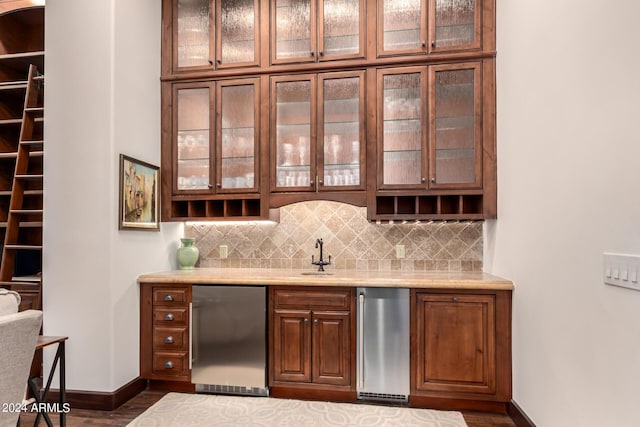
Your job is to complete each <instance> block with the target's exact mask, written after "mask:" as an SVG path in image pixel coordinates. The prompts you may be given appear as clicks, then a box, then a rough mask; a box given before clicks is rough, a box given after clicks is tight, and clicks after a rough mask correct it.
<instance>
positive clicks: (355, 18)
mask: <svg viewBox="0 0 640 427" xmlns="http://www.w3.org/2000/svg"><path fill="white" fill-rule="evenodd" d="M359 31H360V0H325V1H324V54H325V55H348V54H355V53H358V51H359V50H360V35H359Z"/></svg>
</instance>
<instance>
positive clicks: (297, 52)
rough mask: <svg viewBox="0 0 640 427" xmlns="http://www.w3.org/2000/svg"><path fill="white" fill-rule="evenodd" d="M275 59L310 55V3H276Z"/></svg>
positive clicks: (281, 0)
mask: <svg viewBox="0 0 640 427" xmlns="http://www.w3.org/2000/svg"><path fill="white" fill-rule="evenodd" d="M275 13H276V29H275V30H276V58H277V59H287V58H300V57H308V56H310V55H311V22H310V19H311V1H310V0H277V1H276V10H275Z"/></svg>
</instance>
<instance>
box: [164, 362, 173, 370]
mask: <svg viewBox="0 0 640 427" xmlns="http://www.w3.org/2000/svg"><path fill="white" fill-rule="evenodd" d="M164 368H165V369H173V362H172V361H170V360H169V361H168V362H164Z"/></svg>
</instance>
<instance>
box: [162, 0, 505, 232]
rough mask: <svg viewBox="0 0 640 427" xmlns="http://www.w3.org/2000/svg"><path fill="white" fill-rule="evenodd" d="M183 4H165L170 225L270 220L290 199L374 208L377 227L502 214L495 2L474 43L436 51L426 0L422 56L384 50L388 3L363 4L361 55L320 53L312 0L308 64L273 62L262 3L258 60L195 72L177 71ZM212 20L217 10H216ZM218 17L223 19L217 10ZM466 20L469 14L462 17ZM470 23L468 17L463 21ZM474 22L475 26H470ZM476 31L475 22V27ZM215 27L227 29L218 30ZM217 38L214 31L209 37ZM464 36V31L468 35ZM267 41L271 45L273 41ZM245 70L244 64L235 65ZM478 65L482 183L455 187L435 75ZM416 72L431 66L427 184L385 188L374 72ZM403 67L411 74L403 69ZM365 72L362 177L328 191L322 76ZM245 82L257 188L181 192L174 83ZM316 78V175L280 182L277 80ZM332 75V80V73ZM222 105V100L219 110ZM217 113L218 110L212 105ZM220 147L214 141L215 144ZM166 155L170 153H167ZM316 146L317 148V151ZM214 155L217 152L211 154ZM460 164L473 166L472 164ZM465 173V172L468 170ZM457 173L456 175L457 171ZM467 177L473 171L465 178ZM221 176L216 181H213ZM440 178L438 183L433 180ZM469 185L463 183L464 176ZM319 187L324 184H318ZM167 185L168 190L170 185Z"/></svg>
mask: <svg viewBox="0 0 640 427" xmlns="http://www.w3.org/2000/svg"><path fill="white" fill-rule="evenodd" d="M176 1H177V0H163V27H162V28H163V32H162V34H163V55H162V58H163V61H162V64H163V65H162V78H161V79H162V81H163V83H162V85H163V89H162V90H163V114H162V139H163V151H162V159H163V161H162V165H163V166H162V169H163V174H162V182H163V197H162V204H163V206H162V213H163V215H162V219H163V220H164V221H166V220H199V219H208V220H211V219H223V220H224V219H261V218H262V219H264V218H267V217H268V216H269V214H268V210H269V208H278V207H281V206H284V205H287V204H290V203H295V202H300V201H306V200H332V201H338V202H343V203H349V204H352V205H355V206H366V207H367V218H368V219H369V220H370V221H387V220H394V221H395V220H483V219H493V218H496V213H497V195H496V193H497V188H496V187H497V174H496V131H495V122H496V119H495V117H496V101H495V57H496V52H495V46H496V45H495V21H496V18H495V6H496V1H495V0H477V1H476V4H475V7H476V8H475V11H474V15H473V27H474V29H473V31H474V33H473V34H474V36H473V37H474V42H473V43H470V44H466V45H460V46H437V45H436V46H435V47H434V46H431V43H430V42H429V39H430V38H433V36H434V34H435V26H434V25H433V22H434V21H435V9H434V7H435V4H436V0H422V9H421V12H420V13H421V18H420V19H421V21H422V22H423V23H424V25H423V27H424V28H423V29H422V30H421V37H422V38H423V39H424V40H425V46H424V47H421V48H420V49H417V50H416V51H415V52H409V51H394V52H381V51H380V49H381V48H382V45H381V43H382V41H381V40H382V31H381V29H380V25H381V22H382V21H381V14H382V0H377V1H376V2H365V1H361V2H360V8H361V9H360V12H361V13H362V16H361V19H360V26H361V28H360V32H361V37H360V39H361V40H360V44H361V49H363V50H362V52H361V54H359V55H357V56H353V57H352V56H349V55H347V56H345V57H339V56H336V57H330V56H329V55H324V56H323V57H320V56H319V55H318V54H317V53H318V52H319V51H320V49H323V47H322V40H323V34H322V33H323V24H322V13H323V5H324V0H310V5H311V6H310V7H311V14H312V16H313V17H314V18H313V19H312V20H311V24H312V26H313V27H314V28H313V29H312V32H311V33H310V34H311V42H312V43H313V52H314V56H313V57H312V56H311V51H310V54H309V58H301V59H300V60H297V59H294V58H287V59H281V60H275V58H274V57H275V49H274V38H273V36H274V31H272V29H273V28H274V25H275V13H273V7H274V6H275V0H270V1H264V2H262V1H257V0H254V5H255V4H256V2H257V7H258V8H259V10H258V9H256V16H259V17H260V19H259V21H258V23H257V26H256V28H255V32H256V34H259V37H257V38H256V44H257V46H258V47H257V49H258V50H257V51H256V61H257V63H255V64H254V63H251V64H240V65H238V64H234V65H233V66H231V65H230V66H229V67H226V66H225V64H218V65H216V64H215V61H214V64H213V65H210V66H206V67H200V68H198V67H195V68H188V69H180V70H177V69H175V68H174V63H175V55H176V51H177V46H175V42H176V41H175V37H174V35H173V32H174V30H175V28H174V25H173V24H172V20H174V19H175V4H177V3H175V2H176ZM209 4H211V5H215V7H216V8H218V10H219V9H220V7H221V6H220V4H219V2H216V0H210V3H209ZM211 13H212V14H214V13H213V11H212V12H211ZM215 15H216V16H218V15H219V13H216V14H215ZM465 19H466V18H465ZM465 22H466V21H465ZM469 22H470V21H469ZM470 28H471V26H469V29H470ZM216 31H218V32H219V31H220V29H219V28H217V29H216ZM211 34H213V33H211ZM465 35H466V33H465ZM214 39H215V43H214V45H215V46H214V45H211V49H212V50H215V51H216V52H217V53H218V54H219V52H220V45H219V43H218V41H219V39H220V37H219V35H218V36H215V35H212V40H214ZM267 40H269V41H270V43H268V42H267ZM236 65H238V66H236ZM467 65H469V66H472V67H474V70H475V73H476V76H477V81H476V87H475V91H476V95H475V96H476V100H475V104H476V105H475V114H476V118H475V122H476V126H477V128H476V130H475V143H476V146H475V153H474V154H475V157H476V158H475V171H474V173H475V181H474V182H464V183H460V182H458V181H450V182H444V183H443V182H440V183H439V182H437V177H434V172H435V170H436V167H435V156H434V153H435V147H434V146H433V143H432V142H433V140H434V130H433V123H432V121H433V120H434V115H433V110H434V106H433V102H434V101H433V99H432V98H433V97H432V96H431V94H432V93H433V91H434V89H433V87H434V85H433V80H434V76H433V75H432V74H433V73H434V72H437V70H444V69H447V67H456V66H467ZM414 68H417V69H422V70H427V71H426V73H427V75H426V76H425V83H424V85H425V88H424V91H425V93H427V94H430V95H425V96H426V98H424V99H423V104H422V109H423V111H422V117H423V121H424V125H423V127H422V132H423V134H422V135H423V138H424V139H425V141H426V142H425V143H424V148H423V153H422V158H421V162H422V169H423V170H422V175H423V176H421V177H420V178H424V179H425V182H420V183H417V184H415V185H410V186H405V185H382V176H383V175H382V173H383V169H381V164H382V156H383V155H384V154H383V151H382V148H381V147H382V142H381V141H380V140H379V139H380V129H381V128H382V126H383V124H382V116H380V115H381V111H380V108H381V107H380V104H381V102H380V100H379V98H380V96H381V92H380V89H379V87H378V82H377V79H378V77H377V74H378V73H382V72H392V70H395V69H397V70H398V72H399V73H400V72H409V71H410V70H412V69H414ZM402 69H404V70H402ZM352 72H358V73H363V74H364V76H365V79H364V80H363V85H364V86H363V87H364V88H365V89H364V90H363V94H362V96H361V99H363V101H362V102H364V103H366V107H365V111H364V114H363V121H362V123H361V124H362V125H363V127H364V128H365V131H364V133H363V135H362V137H363V138H365V141H366V147H365V148H361V150H360V151H361V167H360V169H361V179H360V186H358V187H357V188H356V187H354V188H345V187H346V186H323V185H321V184H320V182H317V183H316V182H315V179H314V180H313V181H314V182H311V181H312V180H311V176H313V177H316V176H318V177H321V176H323V174H322V170H321V165H322V160H323V159H321V157H322V156H323V154H324V151H323V147H322V129H321V128H320V127H321V123H320V119H321V116H320V115H321V114H322V108H323V106H322V105H321V103H322V94H321V90H322V87H321V80H322V78H324V77H323V76H330V75H331V74H334V73H335V74H339V73H352ZM242 78H258V79H260V107H259V108H257V109H256V110H259V111H260V119H259V120H260V122H259V123H260V124H259V126H260V128H259V134H260V141H261V142H260V147H261V154H262V156H261V159H260V160H259V162H260V169H259V174H260V179H259V180H258V174H256V175H255V180H256V183H257V182H258V181H259V182H260V187H259V188H258V189H257V192H254V193H252V194H251V195H250V196H248V195H247V194H245V193H242V192H237V193H236V192H226V194H225V196H226V198H224V200H222V199H221V198H220V196H222V195H219V194H217V193H216V192H215V191H198V192H189V193H183V192H181V193H180V194H179V195H176V194H175V184H174V183H173V182H172V175H173V172H172V170H173V168H175V164H174V163H173V162H172V161H171V160H167V157H168V156H169V157H171V156H173V154H171V150H173V148H172V147H171V145H172V143H171V138H172V137H171V132H172V129H171V127H172V124H171V123H172V120H173V118H172V115H171V109H172V108H173V107H172V100H171V98H172V96H171V91H170V89H167V88H166V85H167V83H169V82H172V83H197V82H208V81H223V80H226V79H231V80H237V79H242ZM304 78H312V79H313V80H314V84H315V85H316V88H315V89H314V91H313V92H312V95H313V101H312V104H313V105H312V108H313V109H314V110H315V111H314V113H313V115H312V117H311V121H312V123H311V129H310V134H312V138H313V140H314V141H316V144H315V145H314V146H313V147H312V148H311V150H313V151H314V152H315V154H313V156H314V157H313V158H314V159H317V161H316V162H315V163H314V164H313V166H312V167H313V168H314V170H312V171H311V173H310V179H309V183H308V185H296V186H286V187H280V188H278V186H277V179H276V176H275V172H274V170H275V168H276V165H275V161H276V160H275V156H274V152H275V150H276V148H275V147H274V144H275V139H274V135H275V131H274V129H273V125H274V123H275V121H274V114H275V113H276V106H275V105H273V104H274V102H275V101H274V100H275V95H274V92H273V82H274V81H285V80H288V81H291V80H292V79H304ZM327 78H328V77H327ZM214 105H215V104H214ZM215 108H216V107H214V109H215ZM211 140H212V141H213V138H212V139H211ZM167 150H169V153H167ZM311 150H310V151H311ZM214 154H215V153H214ZM461 164H465V165H466V164H467V163H465V162H463V163H461ZM464 167H467V166H464ZM452 170H453V169H452ZM362 174H364V177H362ZM468 176H470V173H469V174H468ZM214 178H215V177H212V179H211V183H212V184H215V179H214ZM432 178H436V182H432V181H431V180H432ZM465 179H466V178H465ZM318 181H320V179H318ZM167 185H168V186H169V187H168V188H167Z"/></svg>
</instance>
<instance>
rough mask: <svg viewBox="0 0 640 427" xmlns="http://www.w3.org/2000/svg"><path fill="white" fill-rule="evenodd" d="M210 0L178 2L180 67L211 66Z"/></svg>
mask: <svg viewBox="0 0 640 427" xmlns="http://www.w3.org/2000/svg"><path fill="white" fill-rule="evenodd" d="M209 58H210V56H209V0H179V1H178V66H179V67H196V66H202V65H208V64H209Z"/></svg>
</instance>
